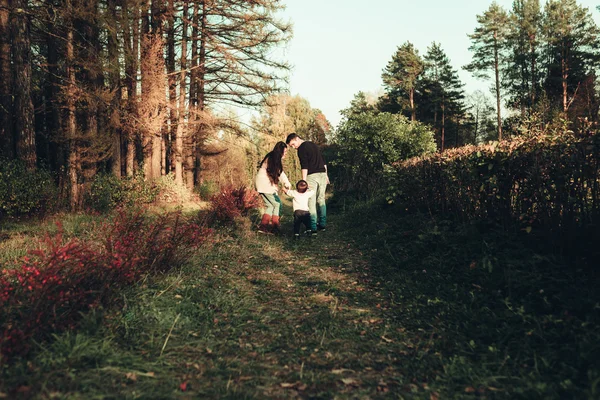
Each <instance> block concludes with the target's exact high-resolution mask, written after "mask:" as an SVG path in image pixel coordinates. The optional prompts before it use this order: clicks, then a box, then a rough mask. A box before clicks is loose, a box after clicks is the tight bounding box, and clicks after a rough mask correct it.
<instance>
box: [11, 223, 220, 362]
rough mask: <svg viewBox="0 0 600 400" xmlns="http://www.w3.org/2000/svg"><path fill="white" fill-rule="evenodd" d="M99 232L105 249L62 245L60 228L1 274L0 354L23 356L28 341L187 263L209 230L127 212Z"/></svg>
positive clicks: (82, 244) (72, 242)
mask: <svg viewBox="0 0 600 400" xmlns="http://www.w3.org/2000/svg"><path fill="white" fill-rule="evenodd" d="M101 231H102V232H106V237H105V240H104V243H103V246H94V245H93V244H92V243H86V242H82V241H78V240H76V239H72V240H70V241H68V242H66V243H64V240H63V235H62V228H61V227H60V226H59V233H58V234H56V235H55V236H53V237H46V238H45V240H44V241H43V244H44V246H43V248H42V249H40V250H37V251H32V252H31V254H30V256H29V257H24V258H23V263H22V265H21V267H20V268H17V269H13V270H6V269H5V270H2V271H1V272H0V332H2V337H1V338H0V354H1V355H3V356H4V357H10V356H13V355H20V354H24V353H26V352H27V350H28V349H29V345H30V340H29V339H32V338H35V339H43V338H44V337H46V336H47V335H48V333H50V332H57V331H60V330H63V329H68V328H72V327H74V326H75V325H76V323H77V322H78V320H79V318H80V317H81V313H82V312H85V311H88V310H90V309H92V308H95V307H98V306H99V305H102V304H106V303H107V301H109V300H110V298H111V295H113V294H114V293H115V291H117V290H118V289H120V288H123V287H125V286H128V285H132V284H134V283H135V282H137V281H138V280H139V279H140V278H141V277H143V275H144V274H147V273H149V272H152V271H154V270H161V271H166V270H169V269H170V268H173V267H174V266H176V265H178V264H180V263H181V262H184V261H185V260H186V259H187V258H188V257H189V256H190V255H191V252H192V251H193V250H195V249H196V248H197V247H198V246H200V245H201V244H202V243H204V242H205V240H206V238H207V237H208V234H209V233H210V231H209V230H208V229H206V228H204V227H201V226H199V225H198V224H195V223H189V222H182V221H181V218H180V215H179V214H176V215H175V216H164V217H162V218H160V219H159V220H156V221H152V220H150V219H149V218H148V217H146V216H145V215H143V214H141V213H137V214H127V213H125V212H120V213H119V214H118V215H117V217H116V218H115V220H114V221H113V222H112V223H107V224H106V225H105V226H104V227H102V228H101Z"/></svg>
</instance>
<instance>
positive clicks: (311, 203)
mask: <svg viewBox="0 0 600 400" xmlns="http://www.w3.org/2000/svg"><path fill="white" fill-rule="evenodd" d="M306 182H307V183H308V187H309V188H310V189H312V190H314V191H315V194H314V195H313V196H312V197H311V198H310V199H308V210H309V211H310V225H311V228H310V229H311V230H312V231H316V230H317V219H318V225H319V226H321V227H325V225H327V207H326V206H325V189H327V174H326V173H325V172H317V173H316V174H310V175H308V176H307V177H306ZM317 216H318V217H317Z"/></svg>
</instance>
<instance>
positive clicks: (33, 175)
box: [0, 159, 58, 217]
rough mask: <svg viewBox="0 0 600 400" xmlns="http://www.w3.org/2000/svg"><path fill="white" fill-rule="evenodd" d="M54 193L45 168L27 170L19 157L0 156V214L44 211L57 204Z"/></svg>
mask: <svg viewBox="0 0 600 400" xmlns="http://www.w3.org/2000/svg"><path fill="white" fill-rule="evenodd" d="M57 194H58V190H57V188H56V185H55V184H54V179H53V178H52V175H51V174H50V173H49V172H48V171H46V170H43V169H36V170H33V171H30V170H28V169H27V168H26V167H25V165H24V164H23V163H22V162H20V161H18V160H10V161H9V160H6V159H0V217H2V216H4V215H8V216H19V215H26V214H34V213H40V212H45V211H47V210H48V209H50V208H52V207H53V206H54V205H55V204H56V203H55V201H56V198H57Z"/></svg>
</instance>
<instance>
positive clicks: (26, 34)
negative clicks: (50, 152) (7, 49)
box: [11, 0, 36, 169]
mask: <svg viewBox="0 0 600 400" xmlns="http://www.w3.org/2000/svg"><path fill="white" fill-rule="evenodd" d="M13 1H14V3H13V4H14V8H13V15H12V18H11V22H12V42H13V48H12V57H13V73H14V75H13V77H14V81H13V82H14V96H15V97H14V122H15V132H16V134H17V141H16V142H17V143H16V144H17V157H18V158H19V159H21V160H23V161H24V162H25V165H27V168H29V169H34V168H35V166H36V152H35V130H34V126H33V103H32V101H31V43H30V21H29V17H28V15H27V13H28V10H29V5H28V2H27V0H13Z"/></svg>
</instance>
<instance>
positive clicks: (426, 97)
mask: <svg viewBox="0 0 600 400" xmlns="http://www.w3.org/2000/svg"><path fill="white" fill-rule="evenodd" d="M417 87H418V88H419V89H420V92H421V94H420V97H421V100H420V101H421V104H420V107H422V108H423V110H422V111H429V114H430V115H429V117H430V118H431V114H433V126H434V128H436V130H437V132H438V134H439V143H440V150H441V151H444V149H445V148H446V128H447V125H448V122H449V121H457V120H458V119H459V117H460V116H461V115H462V114H463V113H464V110H463V108H464V107H463V105H462V100H463V99H464V97H465V96H464V93H463V84H462V83H461V82H460V79H459V77H458V72H457V71H456V70H455V69H454V68H452V65H451V64H450V60H449V59H448V56H447V55H446V53H445V52H444V50H442V48H441V46H440V45H439V43H435V42H434V43H432V44H431V46H429V47H428V48H427V53H426V54H425V56H424V72H423V75H422V78H421V79H419V81H418V84H417ZM438 116H439V118H438ZM426 120H427V119H423V118H422V119H421V121H426ZM427 122H429V121H427ZM455 129H456V131H458V124H455ZM455 137H456V136H455ZM455 145H458V143H455Z"/></svg>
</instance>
